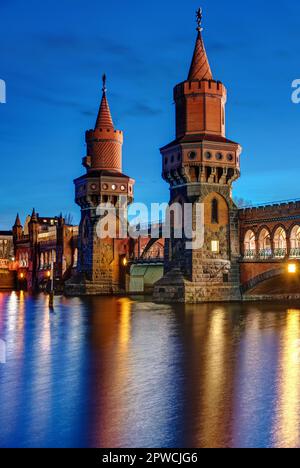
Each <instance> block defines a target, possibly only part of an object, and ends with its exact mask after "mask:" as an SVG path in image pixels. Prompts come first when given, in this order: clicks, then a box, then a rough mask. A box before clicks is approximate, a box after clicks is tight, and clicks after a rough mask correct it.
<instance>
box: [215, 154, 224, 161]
mask: <svg viewBox="0 0 300 468" xmlns="http://www.w3.org/2000/svg"><path fill="white" fill-rule="evenodd" d="M222 159H223V154H222V153H217V154H216V160H217V161H222Z"/></svg>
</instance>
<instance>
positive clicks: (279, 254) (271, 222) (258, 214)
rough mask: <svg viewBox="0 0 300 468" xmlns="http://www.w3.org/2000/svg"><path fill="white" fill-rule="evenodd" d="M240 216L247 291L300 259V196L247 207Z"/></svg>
mask: <svg viewBox="0 0 300 468" xmlns="http://www.w3.org/2000/svg"><path fill="white" fill-rule="evenodd" d="M239 220H240V242H241V285H242V288H243V291H244V292H246V291H248V290H249V289H251V288H253V287H255V286H256V285H258V284H259V283H262V282H264V281H266V280H270V279H271V278H274V277H278V276H280V275H282V274H283V273H284V272H285V270H286V266H287V263H288V262H295V261H297V260H300V200H296V201H290V202H284V203H276V204H270V205H264V206H258V207H252V208H245V209H242V210H240V212H239ZM299 292H300V291H299Z"/></svg>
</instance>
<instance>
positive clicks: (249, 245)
mask: <svg viewBox="0 0 300 468" xmlns="http://www.w3.org/2000/svg"><path fill="white" fill-rule="evenodd" d="M244 252H245V257H246V258H253V257H255V255H256V240H255V234H254V232H253V231H251V230H250V231H247V232H246V235H245V238H244Z"/></svg>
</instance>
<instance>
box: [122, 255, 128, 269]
mask: <svg viewBox="0 0 300 468" xmlns="http://www.w3.org/2000/svg"><path fill="white" fill-rule="evenodd" d="M127 263H128V261H127V258H126V257H124V258H123V266H124V267H126V266H127Z"/></svg>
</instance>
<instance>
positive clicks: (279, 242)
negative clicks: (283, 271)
mask: <svg viewBox="0 0 300 468" xmlns="http://www.w3.org/2000/svg"><path fill="white" fill-rule="evenodd" d="M286 254H287V241H286V232H285V230H284V229H283V228H282V227H279V228H277V229H276V231H275V234H274V257H276V258H284V257H285V256H286Z"/></svg>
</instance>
